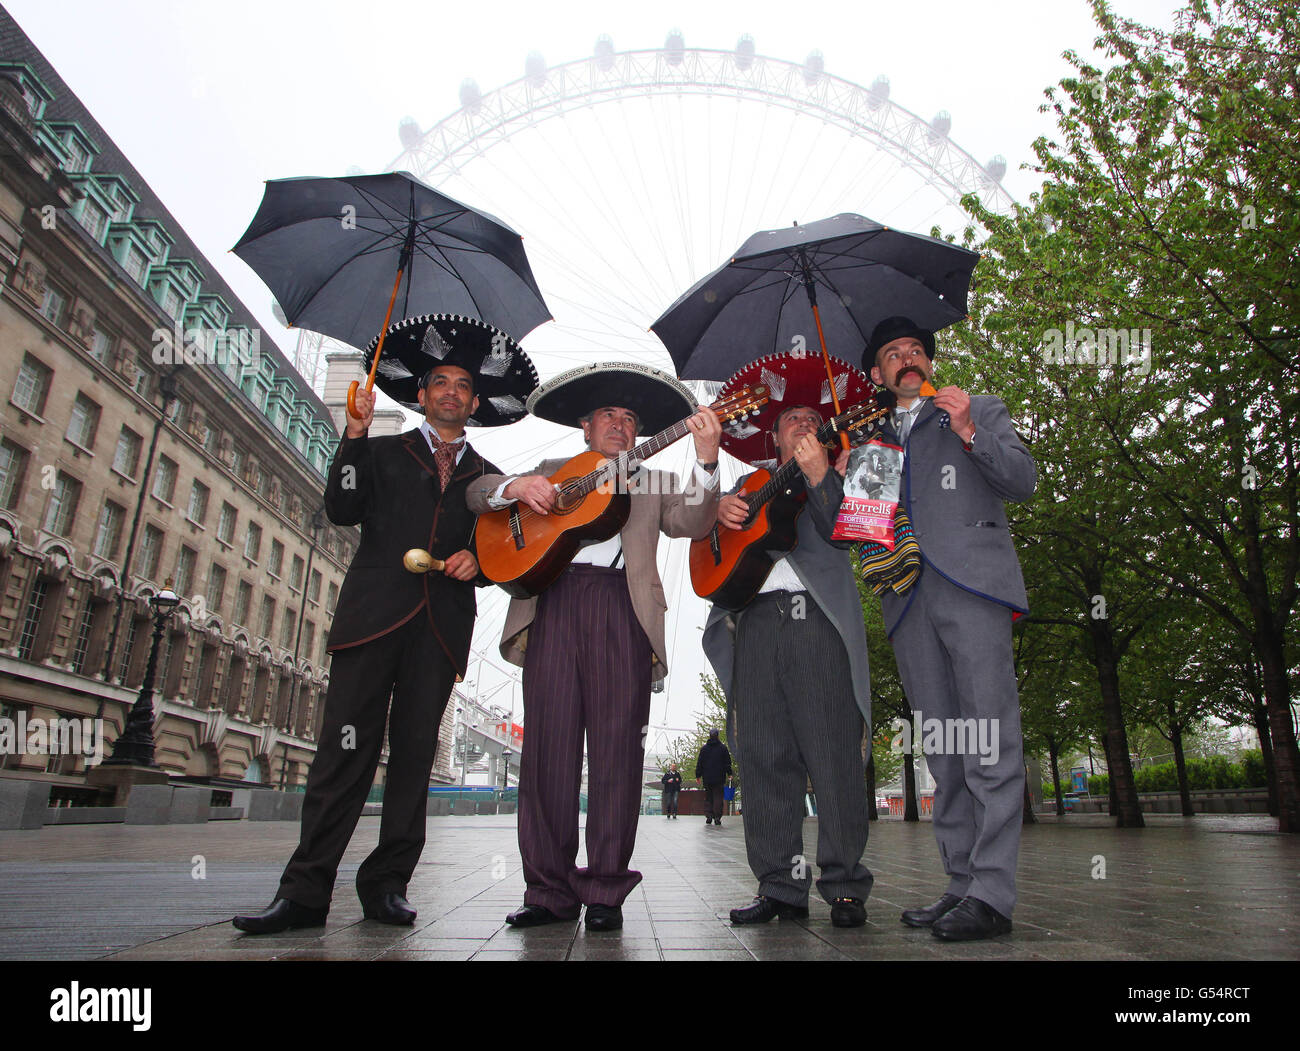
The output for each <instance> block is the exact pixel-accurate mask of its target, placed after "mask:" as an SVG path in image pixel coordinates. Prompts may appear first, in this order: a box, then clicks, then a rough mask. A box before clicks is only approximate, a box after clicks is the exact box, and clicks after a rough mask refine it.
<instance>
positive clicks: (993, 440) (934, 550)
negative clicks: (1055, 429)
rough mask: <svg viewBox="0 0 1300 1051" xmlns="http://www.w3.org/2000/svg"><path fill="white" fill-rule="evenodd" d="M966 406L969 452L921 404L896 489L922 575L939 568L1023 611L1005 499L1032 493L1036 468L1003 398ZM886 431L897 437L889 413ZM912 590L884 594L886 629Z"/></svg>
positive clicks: (975, 399) (979, 398) (977, 399)
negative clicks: (917, 550)
mask: <svg viewBox="0 0 1300 1051" xmlns="http://www.w3.org/2000/svg"><path fill="white" fill-rule="evenodd" d="M970 414H971V422H972V423H974V424H975V442H974V447H973V449H972V451H971V452H967V451H966V450H965V449H964V448H963V447H962V443H961V439H960V438H958V437H957V435H955V434H953V433H952V431H951V430H950V429H948V428H944V427H940V426H939V418H940V413H939V411H938V410H936V409H935V407H934V404H933V402H927V403H926V404H925V406H924V407H923V408H922V409H921V410H920V412H919V414H918V415H917V418H916V422H915V423H913V424H912V429H911V431H910V432H909V433H908V436H907V444H906V447H905V448H904V454H903V478H902V493H901V494H900V495H901V498H902V503H903V507H904V509H905V510H906V511H907V515H908V517H909V518H910V519H911V522H912V528H913V530H914V531H915V533H916V542H917V544H918V545H919V546H920V548H921V560H922V562H923V563H924V568H923V569H922V576H923V577H924V574H925V573H938V574H939V575H940V576H942V577H944V578H946V579H947V580H949V581H951V582H952V583H953V584H956V585H957V586H958V587H961V588H964V589H965V590H967V591H970V592H972V593H974V594H976V595H980V596H981V597H983V598H987V599H989V600H990V601H992V602H996V603H998V604H999V605H1002V606H1007V607H1009V608H1010V609H1012V610H1014V611H1016V612H1018V613H1028V612H1029V600H1028V598H1027V597H1026V595H1025V582H1024V578H1023V577H1022V576H1021V573H1020V560H1019V559H1018V558H1017V557H1016V549H1015V546H1014V545H1013V544H1012V542H1011V531H1010V530H1009V529H1008V528H1007V515H1006V510H1005V508H1004V507H1003V503H1004V501H1007V500H1015V501H1019V500H1027V499H1029V497H1030V496H1032V495H1033V492H1034V485H1035V484H1036V482H1037V478H1038V470H1037V468H1036V467H1035V465H1034V460H1033V457H1032V456H1030V455H1029V450H1028V449H1026V448H1025V446H1024V443H1023V442H1021V440H1020V438H1019V436H1018V435H1017V434H1016V432H1015V429H1014V428H1013V427H1012V426H1011V417H1010V416H1009V415H1008V414H1007V408H1006V406H1005V405H1003V404H1002V401H1001V400H1000V399H998V398H994V397H991V396H989V395H974V396H972V397H971V400H970ZM885 435H886V437H888V438H889V439H890V440H892V441H895V442H896V441H897V440H898V437H897V433H896V432H895V431H894V429H893V422H892V420H891V421H890V423H889V424H888V425H887V426H886V428H885ZM911 594H912V593H911V592H908V593H905V594H903V595H895V594H894V593H893V592H889V591H887V592H885V593H884V594H883V595H881V605H882V608H883V611H884V618H885V628H886V631H887V632H888V633H889V634H890V635H892V634H893V633H894V629H895V628H897V627H898V624H899V622H900V621H901V620H902V619H903V617H904V616H905V615H906V613H907V610H908V608H909V606H910V603H911Z"/></svg>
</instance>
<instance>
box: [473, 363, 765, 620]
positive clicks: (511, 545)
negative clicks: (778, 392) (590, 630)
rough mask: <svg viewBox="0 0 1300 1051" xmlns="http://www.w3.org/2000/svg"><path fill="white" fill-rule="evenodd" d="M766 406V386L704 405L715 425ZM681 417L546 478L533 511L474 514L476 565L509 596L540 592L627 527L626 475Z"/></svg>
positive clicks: (681, 429) (669, 435) (678, 433)
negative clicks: (547, 493) (588, 550)
mask: <svg viewBox="0 0 1300 1051" xmlns="http://www.w3.org/2000/svg"><path fill="white" fill-rule="evenodd" d="M766 404H767V387H765V386H763V385H761V384H757V385H755V386H752V387H741V388H740V389H739V390H736V391H734V392H733V393H732V394H730V395H729V396H728V397H726V398H723V399H722V400H720V401H717V402H714V403H713V404H712V405H710V406H709V408H710V409H712V410H713V412H714V413H715V414H716V415H717V417H718V419H719V420H721V421H722V422H723V423H726V422H728V421H729V420H734V419H743V418H744V417H746V416H748V415H749V414H750V413H752V412H756V411H757V410H758V409H760V408H762V407H763V406H764V405H766ZM689 419H690V417H689V416H688V417H687V418H686V419H684V420H680V421H678V422H677V423H674V424H673V425H672V426H671V427H669V428H667V429H665V430H662V431H660V432H659V433H658V434H656V435H655V436H654V437H653V438H648V439H646V440H645V441H644V442H642V443H641V444H640V445H638V446H636V448H634V449H631V450H629V451H627V452H624V453H620V454H619V455H618V456H616V457H614V459H612V460H610V459H606V458H605V457H604V456H602V455H601V454H600V453H598V452H595V451H593V450H588V451H587V452H585V453H580V454H579V455H577V456H575V457H573V459H571V460H569V461H568V463H566V464H565V465H564V466H563V467H561V468H560V469H559V470H558V471H556V472H555V473H554V474H553V475H551V476H550V480H551V482H552V484H553V485H554V486H555V488H556V499H555V506H554V507H553V508H552V509H551V511H550V513H549V514H545V515H539V514H537V512H535V511H534V510H533V509H532V508H530V507H528V506H527V505H523V504H518V503H515V504H512V505H511V506H510V507H505V508H502V509H501V510H500V511H490V512H488V513H487V514H484V515H480V516H479V520H478V529H477V533H476V534H475V541H476V543H475V548H476V552H475V553H476V554H477V556H478V564H479V568H480V569H481V570H482V571H483V575H484V576H486V577H487V578H488V579H489V580H491V581H492V582H493V583H495V584H498V585H500V587H501V588H502V590H504V591H505V592H506V593H507V594H509V595H513V596H515V597H516V598H527V597H529V596H532V595H540V594H541V593H542V592H543V591H545V590H546V589H547V588H548V587H550V586H551V585H552V584H553V583H555V581H556V579H557V578H558V577H559V575H560V574H561V573H562V572H564V568H565V567H566V566H567V565H568V564H569V563H570V562H572V561H573V556H574V555H576V554H577V553H578V548H579V547H580V546H581V545H582V543H583V541H587V540H592V541H602V540H608V539H609V538H610V537H612V536H613V535H614V534H615V533H617V532H619V531H620V530H621V529H622V528H623V526H624V525H626V524H627V516H628V514H629V513H630V511H631V509H632V508H631V494H630V491H629V489H630V488H631V489H633V490H634V489H635V483H629V482H628V479H629V478H630V477H631V476H632V474H633V473H634V472H635V471H636V470H637V469H638V468H639V467H640V466H641V464H642V463H643V462H644V461H646V460H648V459H649V458H650V457H651V456H654V455H655V453H658V452H662V451H663V450H664V449H666V448H668V446H670V445H672V444H673V443H674V442H676V441H678V440H679V439H681V438H684V437H685V436H686V434H687V421H688V420H689Z"/></svg>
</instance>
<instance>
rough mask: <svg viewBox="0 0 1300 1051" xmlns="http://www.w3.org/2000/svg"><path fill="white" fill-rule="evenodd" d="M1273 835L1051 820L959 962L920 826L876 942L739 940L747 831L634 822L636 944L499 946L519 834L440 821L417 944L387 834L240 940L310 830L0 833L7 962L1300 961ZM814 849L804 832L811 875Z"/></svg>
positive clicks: (567, 928)
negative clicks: (379, 880)
mask: <svg viewBox="0 0 1300 1051" xmlns="http://www.w3.org/2000/svg"><path fill="white" fill-rule="evenodd" d="M1274 829H1275V822H1274V821H1273V820H1272V819H1271V818H1268V817H1262V816H1255V815H1198V816H1197V817H1195V818H1183V817H1181V816H1178V815H1168V816H1163V815H1148V825H1147V827H1146V828H1145V829H1116V828H1114V827H1113V826H1112V823H1111V822H1110V820H1109V819H1108V818H1106V817H1105V816H1104V815H1074V816H1070V817H1067V818H1064V819H1056V818H1051V817H1048V818H1045V819H1044V820H1042V821H1041V822H1040V823H1039V824H1037V825H1034V826H1030V827H1028V828H1026V829H1025V830H1024V834H1023V837H1022V845H1021V855H1020V868H1019V873H1018V884H1019V887H1018V889H1019V894H1020V907H1019V908H1018V909H1017V912H1016V915H1015V918H1014V919H1015V924H1016V926H1015V929H1014V930H1013V931H1012V932H1011V933H1010V934H1009V935H1004V936H1003V937H1000V938H997V939H993V940H991V941H987V942H979V943H974V944H965V945H949V944H946V943H942V942H940V941H938V940H937V939H935V938H933V937H932V936H931V935H930V934H929V932H927V931H923V930H921V931H918V930H912V929H910V928H906V927H904V926H903V925H902V924H901V923H899V922H898V913H899V912H900V911H901V909H903V908H905V907H909V906H915V905H918V904H924V903H927V902H929V901H932V900H934V899H935V898H936V897H938V896H939V894H940V893H942V892H943V890H944V889H945V884H946V880H945V877H944V874H943V870H942V865H941V864H940V861H939V856H938V851H937V849H936V847H935V843H934V838H933V835H932V832H931V827H930V825H929V824H928V823H926V822H922V823H906V822H902V821H898V820H882V821H879V822H876V823H874V824H873V825H872V829H871V840H870V843H869V845H868V848H867V854H866V857H865V863H866V865H867V866H868V868H870V869H871V871H872V873H873V874H874V876H875V880H876V882H875V886H874V888H873V893H872V895H871V898H870V899H869V900H868V902H867V917H868V922H867V926H866V927H863V928H860V929H856V930H839V929H836V928H834V927H832V926H831V924H830V911H829V908H828V906H827V905H826V904H825V903H824V902H823V901H821V900H820V898H816V897H814V899H813V900H812V901H811V902H810V915H809V917H808V919H806V920H797V921H794V920H778V921H773V922H772V923H770V924H767V925H764V926H761V927H733V926H732V925H731V923H730V921H729V918H728V914H729V912H730V910H731V909H732V908H735V907H737V906H740V905H745V904H747V903H748V902H749V901H750V899H751V898H752V897H753V895H754V889H755V883H754V879H753V876H752V874H751V873H750V871H749V867H748V864H747V863H746V860H745V846H744V829H743V824H742V822H741V821H740V820H739V819H731V820H728V822H727V824H725V825H724V826H723V827H722V828H714V827H707V828H706V827H705V826H704V825H703V824H702V822H700V820H699V819H698V818H697V819H686V818H683V819H681V820H680V821H672V822H664V821H663V819H662V818H653V817H647V818H643V819H642V820H641V823H640V826H639V829H638V838H637V846H636V853H635V855H634V857H633V867H634V868H637V869H638V870H640V871H641V872H642V873H643V875H644V879H643V881H642V883H641V884H640V886H638V887H637V888H636V889H635V890H634V891H633V893H632V895H631V897H630V898H629V899H628V901H627V903H626V904H625V906H624V921H625V922H624V928H623V930H621V931H611V932H589V931H587V930H586V929H585V928H584V927H583V926H582V924H581V921H579V920H574V921H567V922H564V923H557V924H552V925H548V926H545V927H538V928H529V929H527V930H516V929H514V928H512V927H509V926H508V925H506V923H505V917H506V914H507V913H508V912H510V911H511V910H512V909H514V908H515V907H516V906H518V905H519V904H520V903H521V902H522V900H523V892H524V879H523V869H522V864H521V862H520V859H519V853H518V848H517V845H516V835H517V818H516V816H515V815H513V814H495V815H491V814H478V815H465V816H462V817H456V818H452V817H445V818H443V817H431V818H430V819H429V822H428V843H427V846H426V848H425V852H424V856H423V857H422V859H421V861H420V864H419V866H418V867H417V869H416V872H415V876H414V878H413V880H412V882H411V886H410V888H409V891H408V897H409V899H410V901H411V903H412V905H413V906H415V908H416V909H417V910H418V912H419V916H418V917H417V919H416V922H415V923H414V924H413V925H412V926H410V927H390V926H385V925H383V924H380V923H376V922H374V921H372V920H366V919H364V918H363V917H362V914H361V905H360V903H359V902H358V901H357V899H356V896H355V893H354V891H353V881H354V879H355V876H356V871H357V867H358V865H359V864H360V862H361V861H362V860H363V859H364V858H365V856H366V855H367V854H368V853H369V852H370V850H371V849H372V848H373V846H374V843H375V841H376V839H377V837H378V830H379V818H377V817H363V818H362V819H361V821H360V823H359V824H358V826H357V831H356V834H355V835H354V837H353V839H352V842H351V844H350V845H349V848H348V851H347V853H346V855H345V857H344V861H343V865H342V866H341V868H340V871H339V877H338V881H337V883H336V886H335V896H334V903H333V906H332V908H331V911H330V915H329V919H328V922H327V924H326V925H325V926H324V927H320V928H312V929H308V930H298V931H287V932H285V933H283V934H278V935H269V936H262V937H254V936H250V935H245V934H242V933H241V932H239V931H237V930H235V929H234V928H233V927H232V926H231V925H230V918H231V917H232V916H233V915H235V914H236V913H241V912H255V911H259V910H260V909H261V908H263V907H264V906H265V905H267V904H268V903H269V902H270V901H271V899H272V898H273V897H274V895H275V888H276V885H277V883H278V881H279V876H280V872H281V870H282V868H283V865H284V863H285V862H286V860H287V859H288V857H289V855H290V854H291V853H292V851H293V849H294V847H295V845H296V843H297V836H298V826H297V824H295V823H293V822H286V821H228V822H209V823H206V824H189V825H175V824H173V825H111V826H106V825H75V826H74V825H69V826H62V825H51V826H46V827H44V828H42V829H39V830H36V829H31V830H23V829H12V830H2V831H0V959H3V960H14V961H21V960H97V959H106V960H138V961H165V960H245V961H252V960H265V961H272V960H275V961H280V960H353V961H362V960H364V961H370V960H375V961H381V960H382V961H387V962H401V961H408V962H418V961H426V962H427V961H442V962H451V961H461V960H479V961H484V960H498V961H529V960H537V961H560V960H572V961H593V962H594V961H609V960H673V961H676V960H703V961H713V962H729V961H733V960H764V961H765V960H773V961H786V962H789V961H798V960H808V961H823V960H825V961H830V960H843V961H848V960H925V961H935V960H952V961H969V962H982V961H991V960H1021V961H1038V960H1061V961H1066V960H1069V961H1082V960H1134V961H1142V960H1161V961H1170V960H1191V961H1214V960H1221V961H1225V962H1227V961H1240V960H1296V959H1300V937H1297V934H1298V933H1300V837H1295V836H1282V835H1278V834H1276V832H1275V831H1274ZM816 840H817V827H816V820H815V819H809V820H808V821H807V822H805V825H804V844H805V850H806V851H807V852H808V856H809V857H810V858H811V857H814V856H815V852H816ZM584 860H585V858H584V857H583V856H582V855H581V854H580V856H579V864H582V863H583V862H584ZM815 871H816V870H815V867H814V868H813V872H814V874H815ZM1103 877H1104V878H1103Z"/></svg>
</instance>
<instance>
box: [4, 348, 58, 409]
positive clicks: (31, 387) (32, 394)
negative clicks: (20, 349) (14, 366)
mask: <svg viewBox="0 0 1300 1051" xmlns="http://www.w3.org/2000/svg"><path fill="white" fill-rule="evenodd" d="M53 375H54V371H53V369H50V368H47V367H46V366H45V365H43V364H41V362H39V361H37V360H36V359H35V358H34V357H32V356H31V355H30V354H24V355H23V363H22V365H20V366H19V368H18V380H17V382H15V383H14V394H13V403H14V404H15V405H17V406H18V407H19V408H20V409H26V410H27V411H28V412H30V413H31V414H32V415H33V416H39V415H40V414H41V413H42V412H44V411H45V396H46V395H47V394H49V392H50V377H51V376H53Z"/></svg>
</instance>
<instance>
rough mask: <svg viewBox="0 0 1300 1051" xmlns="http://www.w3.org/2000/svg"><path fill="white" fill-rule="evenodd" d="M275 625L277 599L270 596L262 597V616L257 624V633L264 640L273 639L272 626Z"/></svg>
mask: <svg viewBox="0 0 1300 1051" xmlns="http://www.w3.org/2000/svg"><path fill="white" fill-rule="evenodd" d="M274 623H275V599H273V598H272V597H271V596H270V595H263V596H262V616H261V617H260V618H259V620H258V623H257V633H258V634H259V635H261V636H262V638H264V639H269V638H270V637H271V625H272V624H274Z"/></svg>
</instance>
